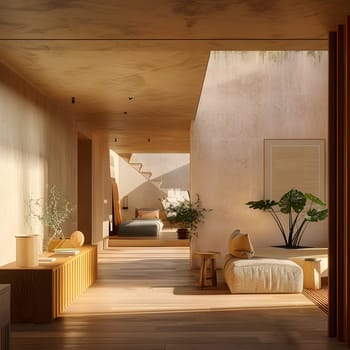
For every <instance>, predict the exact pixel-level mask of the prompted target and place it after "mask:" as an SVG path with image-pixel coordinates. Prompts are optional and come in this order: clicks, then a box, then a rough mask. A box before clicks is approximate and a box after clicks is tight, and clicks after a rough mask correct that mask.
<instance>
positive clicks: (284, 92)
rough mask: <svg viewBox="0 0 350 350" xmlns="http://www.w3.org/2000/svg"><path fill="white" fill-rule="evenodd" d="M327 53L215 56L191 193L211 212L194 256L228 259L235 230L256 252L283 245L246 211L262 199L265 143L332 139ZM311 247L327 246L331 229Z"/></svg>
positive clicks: (197, 132) (260, 216)
mask: <svg viewBox="0 0 350 350" xmlns="http://www.w3.org/2000/svg"><path fill="white" fill-rule="evenodd" d="M327 74H328V55H327V52H316V53H308V52H303V51H301V52H296V51H294V52H254V51H251V52H212V53H211V55H210V59H209V63H208V68H207V73H206V77H205V82H204V86H203V90H202V94H201V98H200V103H199V107H198V111H197V116H196V119H195V121H194V122H193V125H192V131H191V133H192V135H191V138H192V141H191V191H192V194H193V193H199V194H200V195H201V197H202V199H203V202H204V205H205V206H206V207H209V208H212V209H213V211H212V212H211V213H209V214H208V215H207V219H206V223H205V224H203V225H201V226H200V232H199V239H198V240H196V239H195V240H194V241H193V248H194V249H201V250H208V249H210V250H218V251H220V252H222V254H221V258H220V259H219V266H220V265H221V266H222V261H223V257H224V255H225V254H226V252H227V240H228V237H229V235H230V234H231V233H232V232H233V230H234V229H236V228H239V229H241V230H242V231H244V232H248V233H250V235H251V238H252V241H253V244H254V245H256V246H269V245H276V244H281V243H282V240H281V236H280V234H279V233H278V230H277V227H276V226H275V223H274V222H273V220H272V218H271V217H270V216H269V214H267V213H263V212H259V211H254V210H252V209H249V208H248V207H247V206H246V205H245V204H244V203H246V202H247V201H249V200H258V199H262V198H263V196H264V148H263V146H264V139H279V138H282V139H284V138H323V139H327V108H328V106H327V101H328V95H327V91H328V90H327V89H328V87H327V84H328V78H327ZM303 243H304V244H305V245H312V246H327V222H326V221H324V222H322V223H316V224H312V225H310V226H309V228H308V231H307V232H306V235H305V239H304V240H303Z"/></svg>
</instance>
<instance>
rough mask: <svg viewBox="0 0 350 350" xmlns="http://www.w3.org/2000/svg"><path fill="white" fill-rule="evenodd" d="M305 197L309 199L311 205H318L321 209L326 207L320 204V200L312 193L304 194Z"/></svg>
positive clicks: (322, 203)
mask: <svg viewBox="0 0 350 350" xmlns="http://www.w3.org/2000/svg"><path fill="white" fill-rule="evenodd" d="M305 197H306V198H307V199H309V200H310V201H311V202H312V203H315V204H318V205H320V206H322V207H324V206H325V205H326V203H324V202H322V201H321V199H320V198H318V197H316V196H315V195H313V194H312V193H305Z"/></svg>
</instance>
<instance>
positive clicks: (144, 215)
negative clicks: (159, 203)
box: [137, 209, 159, 219]
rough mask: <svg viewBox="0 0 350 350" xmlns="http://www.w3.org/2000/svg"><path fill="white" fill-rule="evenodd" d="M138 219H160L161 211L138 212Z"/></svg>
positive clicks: (141, 210)
mask: <svg viewBox="0 0 350 350" xmlns="http://www.w3.org/2000/svg"><path fill="white" fill-rule="evenodd" d="M137 218H138V219H159V210H158V209H154V210H143V209H138V210H137Z"/></svg>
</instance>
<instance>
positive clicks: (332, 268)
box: [328, 17, 350, 346]
mask: <svg viewBox="0 0 350 350" xmlns="http://www.w3.org/2000/svg"><path fill="white" fill-rule="evenodd" d="M349 235H350V17H348V19H347V24H346V25H339V26H338V29H337V32H332V33H330V35H329V315H328V317H329V336H331V337H337V338H338V340H340V341H344V342H346V343H347V345H348V346H349V345H350V295H349V291H350V275H349V273H350V268H349V263H350V239H349Z"/></svg>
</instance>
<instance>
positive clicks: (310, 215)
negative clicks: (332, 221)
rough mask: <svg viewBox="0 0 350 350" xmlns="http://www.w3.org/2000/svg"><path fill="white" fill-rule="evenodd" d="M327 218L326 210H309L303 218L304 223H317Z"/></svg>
mask: <svg viewBox="0 0 350 350" xmlns="http://www.w3.org/2000/svg"><path fill="white" fill-rule="evenodd" d="M327 216H328V209H322V210H319V209H315V208H313V209H310V210H308V212H307V216H305V220H306V221H310V222H317V221H322V220H324V219H326V218H327Z"/></svg>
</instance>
